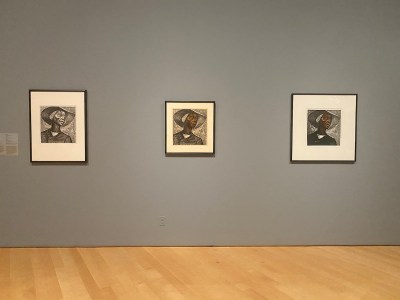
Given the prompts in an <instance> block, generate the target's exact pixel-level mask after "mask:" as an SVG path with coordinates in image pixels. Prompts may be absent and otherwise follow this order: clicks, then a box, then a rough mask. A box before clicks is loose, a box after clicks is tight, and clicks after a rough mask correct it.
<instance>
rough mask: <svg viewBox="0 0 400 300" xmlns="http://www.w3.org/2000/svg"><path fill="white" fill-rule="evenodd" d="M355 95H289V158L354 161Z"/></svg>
mask: <svg viewBox="0 0 400 300" xmlns="http://www.w3.org/2000/svg"><path fill="white" fill-rule="evenodd" d="M356 112H357V95H356V94H293V95H292V141H291V142H292V153H291V159H292V161H355V158H356V152H355V150H356V115H357V114H356Z"/></svg>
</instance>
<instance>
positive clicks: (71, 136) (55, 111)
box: [40, 106, 76, 143]
mask: <svg viewBox="0 0 400 300" xmlns="http://www.w3.org/2000/svg"><path fill="white" fill-rule="evenodd" d="M75 110H76V108H75V107H60V106H42V107H41V108H40V111H41V112H40V121H41V124H40V127H41V132H40V141H41V143H75V141H76V125H75V115H76V114H75Z"/></svg>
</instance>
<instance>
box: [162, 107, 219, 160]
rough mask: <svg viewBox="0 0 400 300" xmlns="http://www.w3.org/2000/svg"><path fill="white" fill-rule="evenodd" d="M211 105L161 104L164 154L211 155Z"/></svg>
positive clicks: (212, 112) (212, 121)
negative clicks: (163, 107)
mask: <svg viewBox="0 0 400 300" xmlns="http://www.w3.org/2000/svg"><path fill="white" fill-rule="evenodd" d="M214 110H215V102H200V101H197V102H177V101H167V102H166V103H165V117H166V120H165V122H166V124H165V128H166V130H165V131H166V132H165V140H166V143H165V145H166V149H165V151H166V153H167V154H171V153H181V154H182V153H209V154H210V153H211V154H212V153H214Z"/></svg>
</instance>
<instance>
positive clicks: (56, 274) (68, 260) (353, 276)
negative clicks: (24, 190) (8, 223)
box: [0, 246, 400, 300]
mask: <svg viewBox="0 0 400 300" xmlns="http://www.w3.org/2000/svg"><path fill="white" fill-rule="evenodd" d="M399 283H400V246H379V247H378V246H371V247H339V246H330V247H108V248H48V249H46V248H43V249H30V248H26V249H13V248H7V249H6V248H0V300H3V299H4V300H19V299H27V300H35V299H52V300H53V299H60V300H86V299H89V300H90V299H95V300H103V299H107V300H109V299H111V300H112V299H122V300H124V299H140V300H147V299H149V300H154V299H162V300H169V299H171V300H180V299H183V300H186V299H191V300H192V299H194V300H196V299H199V300H208V299H210V300H211V299H212V300H214V299H228V300H235V299H241V300H242V299H244V300H246V299H249V300H253V299H256V300H258V299H259V300H265V299H266V300H275V299H277V300H321V299H323V300H338V299H340V300H382V299H384V300H399V299H400V284H399Z"/></svg>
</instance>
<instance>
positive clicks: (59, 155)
mask: <svg viewBox="0 0 400 300" xmlns="http://www.w3.org/2000/svg"><path fill="white" fill-rule="evenodd" d="M86 102H87V91H86V90H85V91H60V90H30V91H29V111H30V115H29V117H30V118H29V120H30V143H31V147H30V157H31V162H82V163H85V162H87V143H86V140H87V134H86V113H87V112H86Z"/></svg>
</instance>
